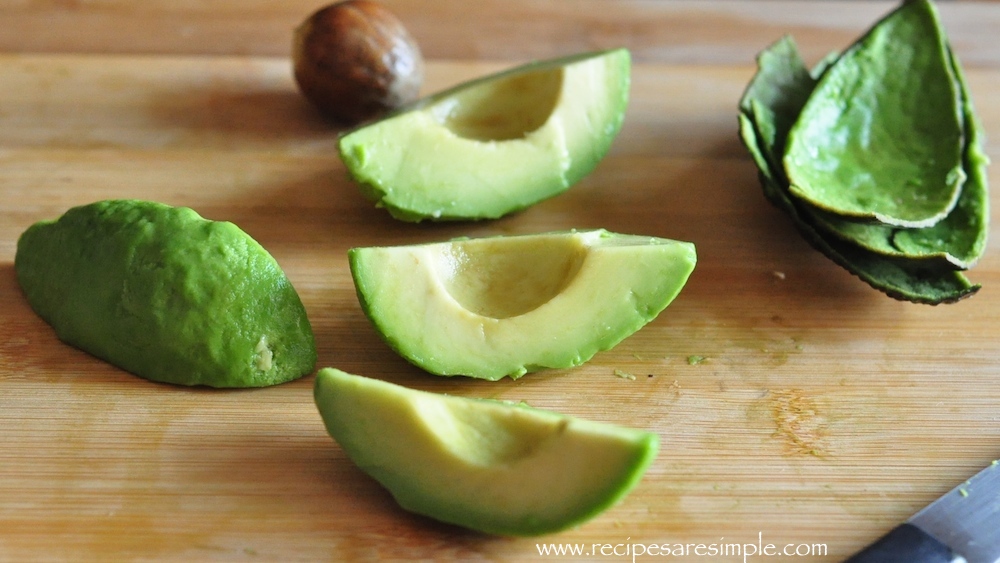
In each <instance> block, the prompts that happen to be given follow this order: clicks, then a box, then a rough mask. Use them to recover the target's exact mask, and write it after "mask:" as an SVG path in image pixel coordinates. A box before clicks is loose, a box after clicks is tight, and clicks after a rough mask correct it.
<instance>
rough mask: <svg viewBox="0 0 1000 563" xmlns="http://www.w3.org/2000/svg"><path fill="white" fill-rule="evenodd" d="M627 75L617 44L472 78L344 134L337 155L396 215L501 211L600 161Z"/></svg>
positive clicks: (624, 100) (621, 110)
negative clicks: (613, 46) (597, 50)
mask: <svg viewBox="0 0 1000 563" xmlns="http://www.w3.org/2000/svg"><path fill="white" fill-rule="evenodd" d="M630 71H631V59H630V56H629V52H628V51H627V50H625V49H616V50H611V51H600V52H593V53H583V54H578V55H574V56H571V57H564V58H559V59H552V60H547V61H541V62H534V63H531V64H527V65H524V66H520V67H517V68H514V69H510V70H507V71H504V72H501V73H498V74H494V75H490V76H486V77H483V78H479V79H476V80H473V81H470V82H466V83H463V84H460V85H458V86H456V87H454V88H451V89H449V90H447V91H444V92H441V93H439V94H436V95H434V96H431V97H429V98H426V99H424V100H421V101H419V102H417V103H416V104H414V105H413V106H411V107H408V108H405V109H404V110H402V111H399V112H396V113H394V114H392V115H390V116H388V117H386V118H384V119H381V120H379V121H376V122H374V123H371V124H368V125H364V126H362V127H360V128H358V129H355V130H353V131H349V132H348V133H346V134H344V135H343V136H342V137H341V138H340V141H339V151H340V156H341V159H342V160H343V162H344V164H345V166H346V167H347V170H348V172H349V173H350V175H351V176H352V177H353V178H354V180H355V181H357V182H358V183H359V184H360V186H361V189H362V191H363V192H364V193H365V194H366V195H367V196H368V197H369V198H371V199H373V200H374V201H376V202H377V204H378V205H379V206H381V207H384V208H385V209H386V210H387V211H388V212H389V213H390V214H392V216H394V217H396V218H397V219H401V220H405V221H421V220H425V219H426V220H466V219H492V218H497V217H501V216H503V215H506V214H508V213H512V212H515V211H519V210H522V209H524V208H526V207H529V206H531V205H533V204H535V203H538V202H539V201H542V200H544V199H547V198H550V197H553V196H555V195H557V194H559V193H561V192H563V191H565V190H566V189H568V188H569V187H570V186H572V185H573V184H575V183H576V182H578V181H579V180H580V179H582V178H583V177H584V176H586V175H587V174H589V173H590V172H591V171H592V170H593V169H594V168H595V167H596V166H597V164H598V162H599V161H600V160H601V159H602V158H603V157H604V155H605V154H606V153H607V151H608V150H609V148H610V146H611V143H612V141H613V140H614V138H615V137H616V136H617V134H618V132H619V130H620V129H621V126H622V122H623V120H624V116H625V109H626V107H627V105H628V94H629V83H630V78H631V75H630Z"/></svg>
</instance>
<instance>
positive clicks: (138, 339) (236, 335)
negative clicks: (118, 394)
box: [15, 200, 316, 387]
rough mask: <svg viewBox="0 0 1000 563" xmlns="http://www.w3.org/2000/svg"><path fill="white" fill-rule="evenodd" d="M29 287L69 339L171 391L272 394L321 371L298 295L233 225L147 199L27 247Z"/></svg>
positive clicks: (22, 270) (58, 223) (49, 229)
mask: <svg viewBox="0 0 1000 563" xmlns="http://www.w3.org/2000/svg"><path fill="white" fill-rule="evenodd" d="M15 269H16V272H17V279H18V282H19V283H20V285H21V288H22V290H23V292H24V294H25V296H26V297H27V300H28V303H29V304H30V305H31V307H32V309H34V310H35V312H36V313H37V314H38V315H39V316H40V317H41V318H42V319H44V320H45V321H46V322H47V323H49V324H50V325H51V326H52V327H53V328H54V329H55V331H56V335H57V336H58V337H59V339H60V340H62V341H64V342H66V343H68V344H70V345H72V346H75V347H77V348H79V349H81V350H84V351H86V352H88V353H90V354H92V355H94V356H96V357H98V358H101V359H103V360H105V361H107V362H110V363H111V364H114V365H116V366H118V367H120V368H122V369H125V370H126V371H129V372H131V373H133V374H135V375H138V376H141V377H144V378H146V379H150V380H153V381H160V382H165V383H175V384H181V385H207V386H211V387H262V386H267V385H274V384H278V383H283V382H286V381H290V380H292V379H296V378H298V377H301V376H303V375H305V374H306V373H309V372H311V371H312V370H313V368H314V367H315V363H316V346H315V343H314V340H313V333H312V328H311V327H310V325H309V320H308V319H307V318H306V312H305V309H304V307H303V305H302V302H301V301H300V300H299V296H298V294H297V293H296V292H295V289H294V288H293V287H292V286H291V284H290V283H289V281H288V279H287V278H286V276H285V274H284V272H282V270H281V268H280V267H279V266H278V263H277V262H276V261H275V260H274V258H272V257H271V255H270V254H268V252H267V251H266V250H264V248H263V247H261V246H260V245H259V244H258V243H257V242H256V241H254V240H253V239H252V238H250V236H249V235H247V234H246V233H244V232H243V231H241V230H240V229H239V228H238V227H236V226H235V225H233V224H232V223H228V222H217V221H209V220H206V219H203V218H201V217H200V216H199V215H198V214H197V213H196V212H195V211H193V210H191V209H188V208H183V207H170V206H167V205H164V204H160V203H154V202H148V201H138V200H108V201H100V202H97V203H93V204H89V205H84V206H80V207H74V208H72V209H70V210H68V211H67V212H66V213H65V214H64V215H63V216H62V217H60V218H59V219H58V220H55V221H42V222H39V223H36V224H34V225H32V226H31V227H29V228H28V229H27V230H26V231H25V232H24V233H23V234H22V235H21V237H20V238H19V240H18V243H17V254H16V257H15Z"/></svg>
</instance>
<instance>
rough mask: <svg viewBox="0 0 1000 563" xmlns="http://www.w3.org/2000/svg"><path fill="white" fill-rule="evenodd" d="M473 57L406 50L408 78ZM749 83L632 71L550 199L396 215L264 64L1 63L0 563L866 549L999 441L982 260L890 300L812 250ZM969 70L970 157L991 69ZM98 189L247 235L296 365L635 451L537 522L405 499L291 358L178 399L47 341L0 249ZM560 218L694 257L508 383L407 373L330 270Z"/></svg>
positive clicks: (741, 71) (743, 72)
mask: <svg viewBox="0 0 1000 563" xmlns="http://www.w3.org/2000/svg"><path fill="white" fill-rule="evenodd" d="M502 66H504V65H503V64H501V63H499V62H492V63H488V64H487V63H482V62H480V63H476V62H468V61H460V60H453V61H444V60H433V61H431V62H430V64H429V73H430V76H429V79H428V85H427V88H428V90H436V89H439V88H443V87H445V86H448V85H451V84H454V83H456V82H458V81H459V80H462V79H465V78H469V77H472V76H476V75H479V74H483V73H485V72H489V71H492V70H497V69H498V68H501V67H502ZM753 70H754V69H753V66H752V62H748V63H747V64H742V65H738V66H720V65H716V66H699V65H687V66H680V65H678V66H671V65H665V64H660V65H656V64H638V65H636V67H635V69H634V75H633V89H632V98H631V105H630V107H629V111H628V115H627V117H626V122H625V126H624V128H623V130H622V132H621V135H620V136H619V137H618V139H617V140H616V142H615V144H614V146H613V148H612V151H611V154H610V155H609V156H608V157H607V158H606V159H605V160H604V161H603V162H602V163H601V164H600V166H599V167H598V169H597V170H596V171H595V172H594V173H593V174H592V175H591V176H589V177H587V178H586V179H585V180H584V181H582V182H581V183H580V184H579V185H577V186H576V187H574V188H573V189H572V190H570V191H569V192H567V193H565V194H563V195H561V196H558V197H556V198H554V199H551V200H549V201H546V202H544V203H541V204H539V205H537V206H535V207H533V208H531V209H529V210H527V211H525V212H523V213H521V214H518V215H515V216H511V217H507V218H504V219H501V220H498V221H493V222H484V223H462V224H419V225H414V224H404V223H400V222H397V221H394V220H393V219H391V218H389V217H388V215H387V214H386V213H384V212H383V211H381V210H379V209H375V208H374V207H373V206H372V205H371V204H370V203H368V202H367V201H366V200H365V199H364V198H363V197H362V196H361V194H360V193H359V191H358V190H357V188H356V187H355V186H354V185H353V184H352V183H351V182H350V181H349V180H348V179H347V177H346V174H345V171H344V168H343V166H342V165H341V163H340V162H339V160H338V158H337V156H336V153H335V136H336V130H334V129H332V128H331V127H330V126H329V125H328V124H326V123H324V122H323V121H322V120H321V119H319V118H318V117H317V115H316V114H315V113H314V112H313V111H312V110H311V108H309V107H308V106H307V105H306V104H305V103H304V102H303V101H302V99H301V98H300V97H299V96H298V94H297V92H296V90H295V87H294V85H293V83H292V81H291V78H290V71H289V64H288V61H287V59H285V58H281V57H278V58H266V57H259V58H253V57H249V58H248V57H232V58H227V57H179V56H172V57H170V56H165V57H150V56H127V55H73V54H66V55H55V54H53V55H28V54H23V55H16V54H8V55H2V56H0V561H29V560H95V561H117V560H177V561H195V560H215V559H226V560H248V561H256V560H261V561H292V560H300V561H310V560H330V561H333V560H343V561H348V560H359V559H427V560H429V559H435V560H443V559H449V558H452V559H462V560H469V559H489V560H509V561H523V560H529V559H543V557H541V556H540V554H539V551H538V550H539V545H538V544H539V542H542V543H559V544H580V545H581V546H582V547H581V549H582V552H583V553H584V554H589V555H588V556H585V557H578V558H576V559H577V560H581V559H590V560H605V559H609V557H610V559H611V560H614V559H628V558H629V557H614V555H615V554H617V555H623V554H624V552H625V549H626V547H625V546H627V545H629V544H643V545H646V546H648V545H652V544H656V545H660V546H662V545H667V546H668V547H670V549H676V547H675V546H677V544H688V548H687V549H688V550H689V551H690V553H692V556H691V557H675V558H674V559H673V560H677V561H682V560H702V559H699V558H697V557H695V556H694V555H693V553H694V552H693V549H694V547H695V546H696V544H705V545H706V546H708V545H716V546H718V545H722V544H731V543H738V544H744V543H745V544H756V545H761V544H763V545H766V544H774V545H775V546H776V548H777V549H784V546H789V545H790V546H792V547H791V549H792V550H794V549H796V548H798V549H799V551H800V553H802V554H805V553H807V552H812V553H813V555H811V556H805V555H803V556H802V557H796V558H795V560H802V561H835V560H840V559H842V558H843V557H845V556H847V555H849V554H850V553H852V552H854V551H855V550H857V549H858V548H860V547H861V546H863V545H864V544H866V543H867V542H869V541H871V540H873V539H875V538H876V537H877V536H879V535H880V534H881V533H883V532H885V531H886V530H887V529H889V528H890V527H891V526H893V525H894V524H896V523H897V522H900V521H902V520H904V519H905V518H907V517H908V516H909V515H910V514H911V513H913V512H914V511H916V510H917V509H918V508H919V507H921V506H923V505H924V504H926V503H927V502H929V501H931V500H932V499H934V498H935V497H937V496H938V495H940V494H942V493H944V492H945V491H947V490H948V489H950V488H951V487H952V486H954V485H956V484H958V483H960V482H962V481H963V480H965V479H966V478H967V477H968V476H970V475H971V474H972V473H974V472H975V471H976V470H977V469H978V468H979V467H982V466H984V465H985V464H988V463H989V462H990V461H991V460H993V459H994V458H997V457H1000V410H998V405H1000V379H998V375H1000V345H998V337H1000V322H998V320H1000V318H998V315H1000V246H997V245H993V246H992V247H991V248H990V250H989V252H988V253H987V255H986V257H985V258H984V259H983V260H982V262H981V263H980V265H979V266H978V267H976V268H975V269H974V270H973V271H972V272H971V273H970V277H971V278H972V279H973V281H975V282H978V283H981V284H983V289H982V291H980V292H979V294H977V295H976V296H974V297H972V298H971V299H968V300H966V301H963V302H961V303H958V304H954V305H947V306H939V307H930V306H921V305H912V304H907V303H901V302H897V301H893V300H891V299H889V298H887V297H885V296H883V295H882V294H880V293H877V292H875V291H874V290H872V289H869V288H868V287H867V286H866V285H864V284H863V283H861V282H860V281H858V280H856V279H854V278H853V277H851V276H850V275H849V274H848V273H846V272H845V271H843V270H841V269H839V268H838V267H836V266H835V265H834V264H833V263H831V262H830V261H828V260H827V259H825V258H823V257H822V256H820V255H819V254H817V253H816V252H815V251H813V250H811V249H810V248H809V247H808V246H807V245H806V244H805V243H804V242H803V241H802V240H801V239H800V238H799V236H798V235H797V234H796V232H795V230H794V229H793V227H792V226H791V225H790V223H789V222H788V221H787V220H786V219H785V217H784V216H783V215H781V214H780V213H779V212H778V211H776V210H775V209H773V208H772V207H771V206H770V205H769V204H768V203H767V202H766V201H765V200H764V198H763V196H762V194H761V191H760V188H759V187H758V184H757V180H756V173H755V169H754V167H753V164H752V163H751V161H750V159H749V157H748V156H747V154H746V153H745V151H744V149H743V147H742V146H741V145H740V142H739V140H738V137H737V121H736V102H737V100H738V98H739V96H740V94H741V93H742V90H743V88H744V86H745V85H746V83H747V81H748V80H749V78H750V76H751V75H752V73H753ZM968 75H969V81H970V84H971V91H972V93H973V96H974V99H975V101H976V104H977V107H978V108H979V111H980V116H981V118H982V120H983V123H984V126H985V130H986V132H987V134H991V135H989V136H990V144H989V145H988V153H989V154H990V155H991V157H992V158H993V160H994V161H1000V147H998V145H997V144H996V141H995V140H994V139H995V138H996V137H997V136H998V135H1000V70H998V69H995V68H970V69H969V70H968ZM998 170H1000V168H997V167H996V166H994V167H993V168H992V169H991V170H990V180H991V183H992V184H993V185H1000V172H998ZM117 197H136V198H147V199H153V200H158V201H162V202H165V203H169V204H173V205H186V206H190V207H193V208H195V209H196V210H197V211H199V212H200V213H202V214H203V215H205V216H207V217H209V218H212V219H219V220H229V221H233V222H235V223H237V224H238V225H240V226H241V227H243V228H244V229H245V230H246V231H247V232H249V233H250V234H251V235H252V236H254V237H255V238H256V239H257V240H258V241H259V242H261V244H263V245H264V246H265V247H266V248H267V249H269V250H270V251H271V253H272V254H273V255H274V256H275V258H276V259H277V260H278V262H279V263H280V264H281V265H282V266H283V268H284V269H285V270H286V272H287V274H288V275H289V277H290V278H291V280H292V282H293V284H294V285H295V287H296V288H297V289H298V291H299V293H300V295H301V296H302V298H303V301H304V302H305V305H306V308H307V310H308V313H309V316H310V318H311V321H312V324H313V327H314V329H315V332H316V337H317V342H318V346H319V366H335V367H339V368H341V369H344V370H346V371H349V372H354V373H358V374H363V375H368V376H372V377H377V378H383V379H386V380H389V381H393V382H397V383H401V384H404V385H407V386H410V387H414V388H419V389H426V390H431V391H436V392H446V393H454V394H459V395H465V396H476V397H495V398H502V399H510V400H524V401H527V402H528V403H530V404H532V405H534V406H537V407H542V408H550V409H553V410H556V411H560V412H563V413H567V414H572V415H577V416H581V417H587V418H591V419H595V420H602V421H607V422H614V423H620V424H625V425H630V426H635V427H642V428H648V429H651V430H654V431H656V432H657V433H659V435H660V437H661V444H662V445H661V450H662V451H661V453H660V454H659V457H658V458H657V459H656V461H655V463H654V464H653V466H652V468H651V469H650V470H649V472H648V474H647V475H646V477H645V478H644V480H643V481H642V482H641V483H640V485H639V486H638V487H637V489H636V490H635V491H634V492H633V494H632V495H630V496H629V497H628V498H626V499H625V501H624V502H622V503H621V504H620V505H618V506H616V507H614V508H613V509H611V510H609V511H607V512H605V513H604V514H602V515H601V516H599V517H598V518H596V519H595V520H593V521H591V522H589V523H587V524H585V525H583V526H581V527H579V528H578V529H575V530H572V531H568V532H565V533H561V534H557V535H554V536H546V537H544V538H538V539H504V538H491V537H484V536H480V535H477V534H473V533H469V532H465V531H462V530H459V529H456V528H452V527H449V526H444V525H440V524H436V523H434V522H431V521H429V520H427V519H424V518H420V517H415V516H412V515H409V514H407V513H405V512H403V511H401V510H399V509H398V508H397V507H396V506H395V504H394V503H393V501H392V500H391V498H390V497H389V495H388V494H387V493H386V492H384V491H383V490H382V489H380V488H379V486H377V485H376V484H375V483H374V482H373V481H372V480H370V479H369V478H367V477H366V476H365V475H363V474H362V473H361V472H360V471H359V470H358V469H356V468H355V467H354V466H352V464H351V463H350V462H349V461H348V460H347V459H346V458H345V456H344V454H343V453H342V452H341V450H340V449H339V448H338V447H337V445H336V444H335V443H334V442H333V441H332V440H331V439H330V438H329V437H328V436H327V434H326V433H325V431H324V429H323V427H322V424H321V422H320V419H319V415H318V413H317V411H316V409H315V407H314V405H313V402H312V395H311V393H312V383H313V378H312V376H308V377H306V378H304V379H301V380H299V381H296V382H292V383H289V384H285V385H282V386H278V387H273V388H268V389H259V390H248V391H218V390H207V389H186V388H178V387H172V386H167V385H159V384H153V383H150V382H147V381H145V380H142V379H140V378H137V377H135V376H132V375H130V374H127V373H124V372H122V371H121V370H118V369H116V368H114V367H112V366H110V365H108V364H106V363H104V362H102V361H99V360H96V359H94V358H92V357H90V356H88V355H86V354H84V353H82V352H80V351H77V350H75V349H72V348H70V347H68V346H66V345H64V344H62V343H61V342H59V341H58V340H57V339H56V338H55V336H54V335H53V332H52V330H51V329H50V328H49V327H48V326H47V325H45V324H44V323H43V322H42V321H41V320H39V318H38V317H37V316H35V314H34V313H33V312H32V311H31V310H30V308H29V307H28V305H27V304H26V302H25V300H24V298H23V297H22V295H21V293H20V290H19V288H18V285H17V282H16V279H15V275H14V268H13V259H14V252H15V244H16V240H17V237H18V235H19V234H20V233H21V232H22V231H23V230H24V229H25V228H27V227H28V226H29V225H30V224H32V223H33V222H35V221H38V220H42V219H48V218H53V217H56V216H58V215H59V214H61V213H62V212H63V211H65V210H66V209H67V208H69V207H71V206H73V205H77V204H83V203H89V202H92V201H95V200H99V199H104V198H117ZM995 207H1000V205H995ZM994 219H996V218H994ZM994 222H996V221H994ZM591 227H604V228H607V229H609V230H613V231H619V232H626V233H636V234H648V235H655V236H661V237H668V238H675V239H681V240H688V241H692V242H694V243H695V244H696V246H697V249H698V253H699V263H698V266H697V268H696V271H695V273H694V274H693V275H692V277H691V279H690V281H689V283H688V286H687V287H686V288H685V289H684V291H683V292H682V293H681V295H680V296H679V297H678V299H677V300H676V301H675V302H674V304H673V305H671V306H670V307H669V308H668V309H667V310H666V311H665V312H664V313H663V314H662V315H660V316H659V317H658V318H657V319H656V320H655V321H654V322H652V323H651V324H649V325H648V326H646V327H645V328H644V329H642V330H641V331H640V332H638V333H637V334H635V335H634V336H632V337H630V338H629V339H627V340H626V341H624V342H623V343H622V344H621V345H619V346H618V347H616V348H615V349H613V350H611V351H608V352H604V353H601V354H599V355H598V356H596V357H595V358H594V359H593V360H592V361H591V362H589V363H588V364H586V365H584V366H581V367H579V368H576V369H571V370H551V371H546V372H540V373H536V374H532V375H528V376H525V377H524V378H522V379H520V380H517V381H510V380H507V381H501V382H497V383H489V382H482V381H474V380H468V379H462V378H453V379H447V378H436V377H433V376H430V375H427V374H425V373H422V372H420V371H419V370H418V369H416V368H414V367H411V366H410V365H409V364H407V363H406V362H404V361H403V360H401V359H400V358H398V357H397V356H395V355H394V354H393V353H392V352H391V351H390V350H389V349H388V348H387V347H386V346H385V345H384V344H383V343H382V341H381V340H380V339H379V337H378V336H377V334H376V333H375V332H374V331H373V329H372V328H371V326H370V325H369V323H368V321H367V320H366V318H365V317H364V316H363V314H362V312H361V310H360V308H359V306H358V303H357V299H356V297H355V294H354V288H353V285H352V282H351V279H350V275H349V272H348V267H347V260H346V251H347V249H348V248H350V247H352V246H360V245H372V244H400V243H417V242H425V241H434V240H443V239H447V238H450V237H454V236H459V235H469V236H479V235H490V234H513V233H532V232H542V231H549V230H559V229H568V228H591ZM994 235H996V232H995V231H994ZM994 238H995V237H994ZM696 357H697V358H700V361H695V359H696ZM624 374H629V375H631V376H634V378H633V377H622V375H624ZM814 544H816V545H815V546H814ZM801 546H806V547H801ZM820 546H822V547H820ZM628 549H632V548H628ZM612 552H613V553H612ZM703 552H704V550H703ZM630 553H631V552H630ZM553 558H554V559H557V560H558V559H562V560H566V559H569V558H567V557H563V558H555V557H549V558H548V559H553ZM786 559H787V557H786ZM704 560H707V559H704ZM713 560H719V561H737V560H742V559H740V558H738V557H729V558H722V557H720V558H716V559H713Z"/></svg>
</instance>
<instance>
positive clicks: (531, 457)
mask: <svg viewBox="0 0 1000 563" xmlns="http://www.w3.org/2000/svg"><path fill="white" fill-rule="evenodd" d="M314 396H315V401H316V406H317V408H318V409H319V412H320V415H321V416H322V418H323V423H324V425H325V426H326V429H327V431H328V432H329V433H330V435H331V436H332V437H333V439H334V440H336V442H337V443H338V444H339V445H340V447H341V448H343V450H344V452H345V453H346V454H347V456H348V458H350V459H351V461H353V462H354V463H355V464H356V465H357V466H358V467H359V468H360V469H361V470H362V471H364V472H365V473H367V474H368V475H370V476H371V477H373V478H374V479H375V480H377V481H378V482H379V483H380V484H382V486H384V487H385V488H386V489H388V490H389V492H390V493H392V496H393V497H394V498H395V499H396V502H398V503H399V505H400V506H401V507H402V508H403V509H405V510H408V511H411V512H415V513H417V514H422V515H424V516H428V517H430V518H434V519H436V520H440V521H443V522H447V523H450V524H455V525H458V526H462V527H465V528H469V529H472V530H476V531H480V532H484V533H488V534H494V535H503V536H537V535H541V534H549V533H554V532H558V531H560V530H565V529H567V528H571V527H574V526H578V525H580V524H582V523H584V522H586V521H587V520H589V519H591V518H593V517H595V516H597V515H598V514H600V513H601V512H603V511H604V510H606V509H608V508H610V507H611V506H613V505H615V504H616V503H618V502H619V501H621V500H622V499H623V498H624V497H625V496H626V495H627V494H628V493H629V491H631V490H632V489H633V488H634V487H635V486H636V485H637V484H638V483H639V481H640V479H641V478H642V475H643V474H644V472H645V471H646V469H647V468H648V467H649V465H650V464H651V463H652V462H653V460H654V459H655V457H656V453H657V450H658V445H659V439H658V437H657V435H656V434H654V433H651V432H647V431H644V430H637V429H631V428H626V427H623V426H617V425H612V424H606V423H598V422H592V421H587V420H582V419H579V418H574V417H569V416H564V415H560V414H556V413H553V412H550V411H545V410H540V409H535V408H531V407H528V406H525V405H523V404H514V403H507V402H501V401H495V400H488V399H471V398H465V397H456V396H449V395H439V394H435V393H428V392H426V391H418V390H414V389H407V388H405V387H401V386H399V385H395V384H392V383H388V382H384V381H379V380H377V379H371V378H367V377H362V376H358V375H352V374H348V373H345V372H343V371H340V370H336V369H333V368H323V369H321V370H320V371H319V373H317V374H316V383H315V387H314Z"/></svg>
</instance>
